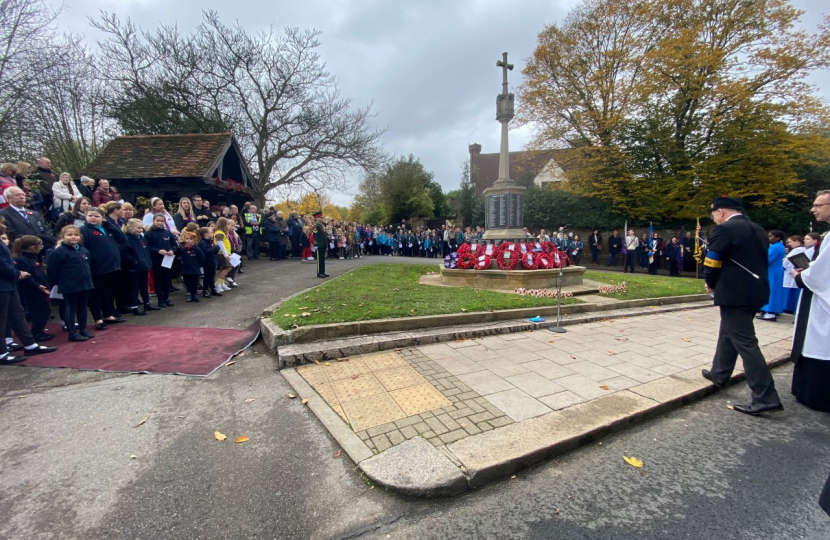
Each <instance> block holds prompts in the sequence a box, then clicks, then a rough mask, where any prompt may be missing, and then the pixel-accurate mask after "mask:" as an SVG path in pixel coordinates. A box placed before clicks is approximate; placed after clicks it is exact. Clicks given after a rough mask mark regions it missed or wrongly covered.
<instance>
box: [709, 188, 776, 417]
mask: <svg viewBox="0 0 830 540" xmlns="http://www.w3.org/2000/svg"><path fill="white" fill-rule="evenodd" d="M710 210H711V212H712V220H713V221H714V222H715V224H716V225H717V226H716V227H715V228H714V229H713V230H712V234H711V236H710V238H709V249H708V251H707V252H706V259H705V260H704V262H703V265H704V270H703V278H704V279H705V281H706V290H707V291H708V292H709V293H710V294H712V295H713V297H714V299H715V305H716V306H718V307H719V308H720V334H719V336H718V345H717V350H716V351H715V358H714V359H713V361H712V369H711V371H710V370H708V369H704V370H703V372H702V373H703V376H704V377H705V378H706V379H708V380H710V381H712V383H713V384H714V385H715V386H716V387H718V388H722V387H723V386H724V385H725V384H726V383H727V382H729V378H730V377H731V376H732V371H733V370H734V368H735V362H736V361H737V360H738V355H740V356H741V359H742V360H743V364H744V371H745V372H746V382H747V384H748V385H749V388H750V390H751V391H752V402H751V403H750V404H749V405H735V406H734V410H736V411H738V412H742V413H744V414H749V415H753V416H757V415H759V414H761V413H766V412H774V411H781V410H783V409H784V407H783V405H781V400H780V399H779V397H778V393H777V392H776V391H775V382H774V381H773V379H772V375H771V374H770V372H769V368H768V367H767V362H766V360H765V359H764V355H763V353H761V349H760V347H759V346H758V339H757V337H756V336H755V325H754V322H753V318H754V316H755V313H756V312H757V311H758V309H759V308H760V307H761V306H763V305H764V304H766V303H767V300H768V299H769V281H768V280H767V265H768V263H767V248H768V246H769V240H768V238H767V234H766V232H765V231H764V229H762V228H761V227H760V226H759V225H757V224H755V223H753V222H752V221H750V219H749V218H748V217H746V216H745V215H743V214H742V213H741V202H740V201H739V200H737V199H734V198H732V197H726V196H724V197H719V198H717V199H715V200H714V201H712V205H711V206H710Z"/></svg>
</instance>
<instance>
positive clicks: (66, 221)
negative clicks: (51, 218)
mask: <svg viewBox="0 0 830 540" xmlns="http://www.w3.org/2000/svg"><path fill="white" fill-rule="evenodd" d="M75 220H81V221H83V223H81V225H83V224H84V223H86V220H85V219H84V218H83V216H81V217H75V216H73V215H72V212H64V213H63V214H61V215H60V216H58V221H57V222H56V223H55V228H54V229H53V230H52V232H53V233H54V234H55V236H59V235H60V232H61V229H63V228H64V227H66V226H67V225H75ZM78 226H79V227H80V225H78Z"/></svg>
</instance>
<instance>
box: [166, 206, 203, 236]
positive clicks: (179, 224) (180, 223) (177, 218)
mask: <svg viewBox="0 0 830 540" xmlns="http://www.w3.org/2000/svg"><path fill="white" fill-rule="evenodd" d="M190 218H191V221H186V220H185V219H184V218H183V217H182V215H181V214H179V213H178V212H176V213H175V214H173V223H175V224H176V230H178V231H179V232H181V231H183V230H184V228H185V227H187V224H188V223H191V222H195V223H196V224H197V225H199V227H200V228H201V227H207V224H208V222H207V221H205V222H204V223H200V222H198V221H196V214H194V213H193V212H192V211H191V212H190Z"/></svg>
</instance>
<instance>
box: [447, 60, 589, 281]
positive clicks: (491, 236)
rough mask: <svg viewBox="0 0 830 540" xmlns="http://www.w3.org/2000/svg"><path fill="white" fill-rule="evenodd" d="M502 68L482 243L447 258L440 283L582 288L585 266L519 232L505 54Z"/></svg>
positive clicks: (520, 198)
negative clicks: (495, 164) (494, 175)
mask: <svg viewBox="0 0 830 540" xmlns="http://www.w3.org/2000/svg"><path fill="white" fill-rule="evenodd" d="M496 66H497V67H500V68H501V69H502V83H501V87H502V91H501V93H500V94H498V95H497V96H496V120H497V121H498V122H499V123H500V124H501V149H500V154H499V177H498V179H497V180H496V182H495V183H494V184H493V186H492V187H489V188H487V189H485V190H484V198H485V229H486V230H485V233H484V237H483V240H484V242H483V243H478V242H473V243H465V244H463V245H461V246H460V247H459V248H458V253H456V254H452V255H450V256H448V257H447V258H446V259H445V261H444V265H443V267H442V268H441V283H442V284H443V285H450V286H456V287H472V288H476V289H493V290H503V291H512V290H515V289H517V288H524V289H546V288H553V287H556V286H557V285H559V280H560V278H561V286H563V287H568V286H573V285H582V280H583V276H584V274H585V267H582V266H570V265H569V264H570V260H569V259H568V255H567V253H565V252H564V251H561V250H559V249H558V248H557V246H556V245H555V244H553V243H552V242H539V241H536V240H534V239H531V238H527V236H526V235H525V233H524V230H523V227H524V196H525V188H524V187H522V186H520V185H518V184H517V183H516V181H515V180H514V179H512V178H510V144H509V141H508V129H509V123H510V121H511V120H512V119H513V116H514V104H515V97H514V95H513V94H512V93H510V91H509V90H508V86H507V72H508V71H510V70H512V69H513V64H510V63H508V61H507V53H506V52H505V53H502V59H501V60H499V61H498V62H496Z"/></svg>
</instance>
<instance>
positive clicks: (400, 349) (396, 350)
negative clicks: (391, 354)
mask: <svg viewBox="0 0 830 540" xmlns="http://www.w3.org/2000/svg"><path fill="white" fill-rule="evenodd" d="M402 350H403V348H402V347H399V348H397V349H395V352H399V351H402Z"/></svg>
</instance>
